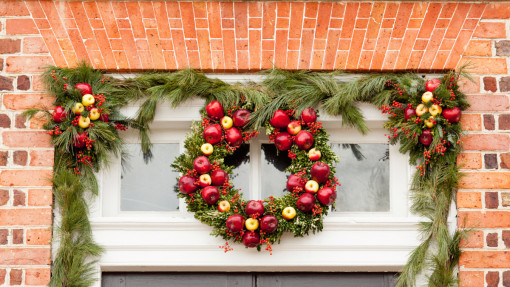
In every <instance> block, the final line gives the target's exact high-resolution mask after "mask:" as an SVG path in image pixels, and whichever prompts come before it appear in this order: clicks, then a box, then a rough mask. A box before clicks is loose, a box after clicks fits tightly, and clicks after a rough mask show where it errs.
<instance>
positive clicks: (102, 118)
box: [99, 114, 110, 123]
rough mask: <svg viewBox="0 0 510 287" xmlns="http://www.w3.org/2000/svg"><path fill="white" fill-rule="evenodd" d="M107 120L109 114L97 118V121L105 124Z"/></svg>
mask: <svg viewBox="0 0 510 287" xmlns="http://www.w3.org/2000/svg"><path fill="white" fill-rule="evenodd" d="M109 119H110V115H109V114H101V115H100V116H99V120H100V121H102V122H105V123H107V122H108V120H109Z"/></svg>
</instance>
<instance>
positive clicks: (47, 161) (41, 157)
mask: <svg viewBox="0 0 510 287" xmlns="http://www.w3.org/2000/svg"><path fill="white" fill-rule="evenodd" d="M30 166H46V167H52V166H53V150H32V151H30Z"/></svg>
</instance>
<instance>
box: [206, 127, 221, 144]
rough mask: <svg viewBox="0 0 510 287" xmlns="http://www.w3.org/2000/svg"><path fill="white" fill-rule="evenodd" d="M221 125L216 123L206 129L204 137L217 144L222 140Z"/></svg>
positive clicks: (207, 140)
mask: <svg viewBox="0 0 510 287" xmlns="http://www.w3.org/2000/svg"><path fill="white" fill-rule="evenodd" d="M221 136H222V134H221V126H220V125H219V124H214V125H210V126H208V127H206V128H205V129H204V139H205V141H206V142H208V143H210V144H217V143H219V142H220V141H221Z"/></svg>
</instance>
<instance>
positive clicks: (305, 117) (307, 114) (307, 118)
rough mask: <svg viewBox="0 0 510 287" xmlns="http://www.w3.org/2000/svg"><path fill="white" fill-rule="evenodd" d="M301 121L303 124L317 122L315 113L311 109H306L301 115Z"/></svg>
mask: <svg viewBox="0 0 510 287" xmlns="http://www.w3.org/2000/svg"><path fill="white" fill-rule="evenodd" d="M301 120H302V121H303V122H304V123H314V122H315V121H316V120H317V113H316V112H315V110H314V109H312V108H306V109H304V110H303V112H302V113H301Z"/></svg>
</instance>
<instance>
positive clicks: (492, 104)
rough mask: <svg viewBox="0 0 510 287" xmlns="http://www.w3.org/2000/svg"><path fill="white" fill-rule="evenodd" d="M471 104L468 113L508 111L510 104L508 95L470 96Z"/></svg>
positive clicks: (468, 97)
mask: <svg viewBox="0 0 510 287" xmlns="http://www.w3.org/2000/svg"><path fill="white" fill-rule="evenodd" d="M467 99H468V101H469V103H470V104H471V107H469V108H468V109H467V110H468V111H478V112H481V111H508V109H509V108H510V103H509V101H508V97H507V96H506V95H468V96H467Z"/></svg>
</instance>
